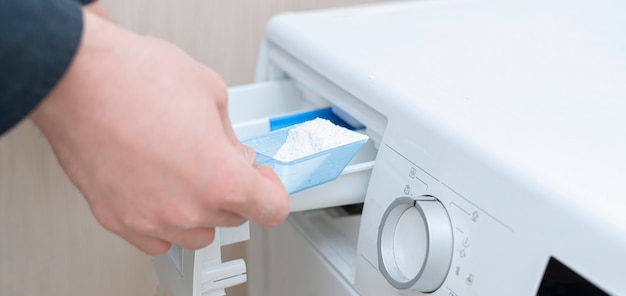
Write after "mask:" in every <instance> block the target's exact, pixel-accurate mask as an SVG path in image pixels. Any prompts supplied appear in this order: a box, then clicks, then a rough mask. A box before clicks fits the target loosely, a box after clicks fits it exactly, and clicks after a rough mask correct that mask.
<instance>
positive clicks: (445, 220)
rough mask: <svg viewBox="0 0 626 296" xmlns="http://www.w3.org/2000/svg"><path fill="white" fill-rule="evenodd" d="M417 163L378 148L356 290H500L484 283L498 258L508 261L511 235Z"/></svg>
mask: <svg viewBox="0 0 626 296" xmlns="http://www.w3.org/2000/svg"><path fill="white" fill-rule="evenodd" d="M419 157H420V155H418V154H413V155H407V154H403V153H401V152H400V151H398V150H397V149H394V148H393V147H391V146H389V145H383V146H382V147H381V148H380V151H379V155H378V160H377V168H376V170H375V171H374V172H373V174H372V177H371V179H370V188H369V189H368V191H369V193H368V197H367V199H366V202H365V206H364V209H363V217H362V222H361V231H360V234H359V235H360V240H359V253H360V255H361V257H360V258H359V260H361V262H360V263H359V262H357V289H358V290H359V292H360V293H361V294H363V295H376V294H378V295H382V294H384V295H423V294H424V293H429V294H430V295H446V296H461V295H477V293H478V294H479V293H480V292H481V291H488V290H492V289H493V288H494V286H497V284H495V285H494V283H493V282H492V281H490V280H487V279H489V278H491V276H492V273H493V272H497V265H498V264H500V263H499V262H497V260H495V261H494V260H493V258H498V257H500V258H507V257H510V254H507V249H509V250H510V249H515V247H510V246H511V245H514V244H516V242H515V240H514V235H513V234H514V232H515V231H514V229H513V228H512V227H510V226H509V225H508V224H506V223H505V222H503V221H502V220H500V219H498V218H497V217H496V216H495V215H494V214H493V213H490V212H488V211H486V210H485V209H483V208H482V207H480V206H479V205H477V204H476V203H474V202H472V200H471V199H470V198H469V197H467V196H464V195H462V194H461V193H459V192H458V191H457V190H455V188H453V187H451V186H450V185H448V184H446V183H445V182H443V181H442V180H440V179H438V178H437V177H436V175H434V174H431V172H429V171H427V170H426V168H424V167H423V166H422V165H420V164H421V163H424V162H426V161H420V158H419ZM374 229H376V231H373V230H374ZM485 258H492V259H489V260H485ZM368 269H369V271H368ZM372 269H374V270H372ZM376 274H377V275H376ZM374 277H376V278H377V279H376V281H374V280H372V278H374ZM366 278H367V280H365V279H366ZM361 279H362V280H361ZM382 287H384V288H382ZM374 291H375V292H374Z"/></svg>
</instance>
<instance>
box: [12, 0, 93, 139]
mask: <svg viewBox="0 0 626 296" xmlns="http://www.w3.org/2000/svg"><path fill="white" fill-rule="evenodd" d="M0 30H1V34H0V134H1V133H3V132H5V131H6V130H8V129H9V128H10V127H12V126H13V125H14V124H16V123H17V122H18V121H19V120H21V119H22V118H24V117H25V116H26V114H28V113H29V112H30V111H31V110H32V109H33V108H34V107H35V106H36V105H37V104H38V103H39V101H40V100H41V99H42V98H43V97H45V96H46V95H47V94H48V92H49V91H50V90H51V89H52V88H53V87H54V85H55V84H56V83H57V82H58V80H59V79H60V78H61V77H62V75H63V74H64V72H65V70H66V68H67V65H68V64H69V63H70V61H71V60H72V57H73V56H74V53H75V51H76V49H77V47H78V44H79V40H80V36H81V33H82V13H81V8H80V5H79V3H77V2H69V1H57V0H19V1H12V0H0Z"/></svg>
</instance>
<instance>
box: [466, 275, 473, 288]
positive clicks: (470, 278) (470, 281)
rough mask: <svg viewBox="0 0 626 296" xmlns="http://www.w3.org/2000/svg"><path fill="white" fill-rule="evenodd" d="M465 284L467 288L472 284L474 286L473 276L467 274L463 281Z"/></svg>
mask: <svg viewBox="0 0 626 296" xmlns="http://www.w3.org/2000/svg"><path fill="white" fill-rule="evenodd" d="M465 283H466V284H467V285H468V286H471V285H473V284H474V275H473V274H471V273H470V274H468V275H467V278H466V279H465Z"/></svg>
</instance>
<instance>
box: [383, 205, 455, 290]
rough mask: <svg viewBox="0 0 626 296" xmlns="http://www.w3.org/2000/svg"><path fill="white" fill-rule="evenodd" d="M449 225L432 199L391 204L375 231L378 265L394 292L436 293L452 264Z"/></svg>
mask: <svg viewBox="0 0 626 296" xmlns="http://www.w3.org/2000/svg"><path fill="white" fill-rule="evenodd" d="M452 249H453V238H452V224H451V223H450V218H449V216H448V212H447V211H446V209H445V207H444V206H443V205H442V204H441V203H440V202H439V201H438V200H437V199H436V198H434V197H432V196H427V195H424V196H420V197H419V198H417V199H414V198H411V197H400V198H397V199H396V200H394V201H393V202H392V203H391V204H390V205H389V207H388V208H387V210H386V211H385V213H384V214H383V218H382V221H381V223H380V226H379V228H378V265H379V270H380V272H381V273H382V274H383V276H384V277H385V278H386V279H387V281H388V282H389V283H390V284H391V285H392V286H394V287H396V288H397V289H409V290H416V291H420V292H426V293H428V292H432V291H435V290H437V289H438V288H439V287H440V286H441V284H443V281H444V280H445V279H446V275H447V274H448V271H449V269H450V263H451V262H452Z"/></svg>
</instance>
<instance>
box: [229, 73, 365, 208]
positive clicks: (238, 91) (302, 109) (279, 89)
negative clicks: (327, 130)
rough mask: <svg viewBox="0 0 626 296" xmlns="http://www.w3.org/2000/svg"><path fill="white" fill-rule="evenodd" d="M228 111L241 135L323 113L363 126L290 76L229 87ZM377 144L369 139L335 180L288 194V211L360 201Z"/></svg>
mask: <svg viewBox="0 0 626 296" xmlns="http://www.w3.org/2000/svg"><path fill="white" fill-rule="evenodd" d="M229 116H230V120H231V122H232V124H233V129H234V130H235V133H236V134H237V137H238V138H239V139H240V140H245V139H249V138H252V137H255V136H259V135H262V134H265V133H268V132H270V131H272V130H276V129H279V128H283V127H286V126H289V125H293V124H298V123H301V122H304V121H307V120H311V119H315V118H316V117H322V118H326V119H329V120H331V121H333V122H336V121H341V122H343V123H344V124H345V123H347V124H349V125H355V126H356V127H355V129H357V130H360V131H362V132H364V133H368V131H367V128H366V127H365V126H364V125H362V124H360V122H358V121H356V120H355V119H354V118H351V117H350V116H349V113H348V112H346V111H343V110H338V109H337V107H336V106H334V105H333V104H331V103H330V102H329V101H328V100H326V99H325V98H324V97H322V96H319V95H317V94H316V93H315V92H313V91H311V90H310V89H308V88H306V87H305V86H303V85H301V84H299V83H298V82H296V81H294V80H290V79H285V80H276V81H267V82H260V83H255V84H251V85H244V86H236V87H232V88H230V89H229ZM376 154H377V149H376V147H375V144H374V142H373V141H372V140H370V141H368V142H367V143H366V144H365V145H364V146H363V148H362V149H361V150H360V151H359V153H358V154H357V155H356V156H355V157H354V158H353V159H352V161H351V162H350V164H349V165H348V166H347V167H346V168H345V169H344V170H343V171H342V173H341V175H340V176H339V178H337V179H336V180H334V181H331V182H328V183H325V184H322V185H319V186H316V187H313V188H310V189H307V190H304V191H300V192H298V193H295V194H292V195H291V197H290V210H291V211H292V212H297V211H302V210H310V209H318V208H326V207H332V206H338V205H348V204H355V203H360V202H363V200H364V198H365V192H366V191H367V185H368V183H369V177H370V173H371V170H372V168H373V166H374V163H375V161H374V160H375V158H376Z"/></svg>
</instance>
